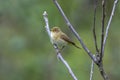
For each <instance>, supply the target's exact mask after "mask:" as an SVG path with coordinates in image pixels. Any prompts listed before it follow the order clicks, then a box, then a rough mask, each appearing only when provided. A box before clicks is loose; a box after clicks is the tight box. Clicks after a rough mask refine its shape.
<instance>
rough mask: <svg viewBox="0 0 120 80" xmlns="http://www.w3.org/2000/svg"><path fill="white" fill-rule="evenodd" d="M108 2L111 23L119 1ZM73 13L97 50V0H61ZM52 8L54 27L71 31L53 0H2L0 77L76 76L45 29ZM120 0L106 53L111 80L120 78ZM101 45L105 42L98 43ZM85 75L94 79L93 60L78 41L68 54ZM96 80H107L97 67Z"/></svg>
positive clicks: (42, 79) (46, 79)
mask: <svg viewBox="0 0 120 80" xmlns="http://www.w3.org/2000/svg"><path fill="white" fill-rule="evenodd" d="M113 1H114V0H111V1H109V2H107V6H106V10H107V11H106V24H107V21H108V19H109V15H110V12H111V8H112V5H113ZM59 3H60V4H61V6H62V8H63V10H64V11H65V13H66V15H67V17H68V18H69V19H70V21H71V23H72V24H73V26H75V29H76V30H77V32H78V33H79V34H80V36H81V38H82V39H83V41H84V42H85V44H86V45H87V46H88V48H89V49H90V50H91V51H92V52H93V53H95V47H94V41H93V35H92V26H93V0H92V1H91V0H69V2H68V1H67V0H61V1H60V0H59ZM45 10H46V11H47V12H48V17H49V23H50V26H51V27H52V26H60V27H61V28H62V30H63V31H64V32H66V33H69V34H68V35H70V37H72V38H73V40H74V41H76V43H78V44H79V42H78V41H77V40H76V39H75V37H74V36H73V34H72V33H71V32H70V30H69V29H68V28H67V27H66V24H65V22H64V20H63V18H62V17H61V15H60V13H59V12H58V10H57V8H56V6H55V5H54V3H53V1H52V0H48V1H46V0H0V80H72V78H71V76H70V75H69V73H68V71H67V69H66V68H65V66H64V65H63V64H62V63H61V62H60V61H58V60H57V58H56V53H55V50H54V49H53V47H52V45H51V43H50V41H49V37H48V35H47V33H46V31H45V28H44V26H45V23H44V20H43V16H42V14H43V12H44V11H45ZM96 21H97V22H96V26H97V30H96V31H97V37H98V43H99V42H100V35H101V33H100V31H101V2H100V1H99V2H98V8H97V20H96ZM119 21H120V5H118V6H117V9H116V13H115V16H114V18H113V21H112V24H111V28H110V32H109V37H108V40H107V45H106V48H105V55H104V68H105V70H106V72H107V73H108V75H109V77H110V78H111V80H119V79H120V76H119V74H120V67H119V66H120V64H119V63H120V54H119V53H120V37H119V34H120V32H119V30H120V27H119V26H120V22H119ZM98 45H99V46H100V44H98ZM62 55H63V57H64V58H65V59H66V60H67V61H68V63H69V64H70V66H71V68H72V69H73V71H74V73H75V75H76V76H77V77H78V79H79V80H89V73H90V64H91V59H90V58H89V56H88V55H87V54H86V53H85V51H84V50H83V49H82V50H78V49H76V48H74V47H72V46H70V47H66V49H65V50H64V52H63V53H62ZM94 80H102V77H101V75H100V73H99V71H98V69H97V67H95V71H94Z"/></svg>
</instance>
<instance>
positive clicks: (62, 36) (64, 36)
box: [60, 34, 75, 44]
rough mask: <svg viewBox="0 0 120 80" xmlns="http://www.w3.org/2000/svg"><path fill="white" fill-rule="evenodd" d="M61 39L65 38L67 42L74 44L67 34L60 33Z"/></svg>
mask: <svg viewBox="0 0 120 80" xmlns="http://www.w3.org/2000/svg"><path fill="white" fill-rule="evenodd" d="M60 37H61V39H63V40H65V41H66V42H68V43H71V44H75V43H74V42H73V41H71V40H70V38H69V37H68V36H67V35H65V34H64V35H61V36H60Z"/></svg>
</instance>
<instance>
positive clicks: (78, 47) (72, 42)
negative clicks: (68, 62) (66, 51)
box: [72, 42, 81, 49]
mask: <svg viewBox="0 0 120 80" xmlns="http://www.w3.org/2000/svg"><path fill="white" fill-rule="evenodd" d="M72 45H73V46H75V47H76V48H78V49H81V48H80V47H79V46H77V45H76V44H75V43H74V42H72Z"/></svg>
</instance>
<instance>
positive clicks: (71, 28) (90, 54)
mask: <svg viewBox="0 0 120 80" xmlns="http://www.w3.org/2000/svg"><path fill="white" fill-rule="evenodd" d="M53 2H54V3H55V5H56V7H57V8H58V10H59V11H60V13H61V14H62V16H63V18H64V20H65V22H66V24H67V26H68V27H69V28H70V30H71V31H72V32H73V34H74V35H75V36H76V38H77V39H78V40H79V42H80V43H81V45H82V47H83V49H84V50H85V51H86V52H87V53H88V55H89V56H90V58H91V59H92V60H93V61H94V62H95V63H96V64H98V62H97V59H96V57H94V56H93V54H92V53H91V52H90V51H89V49H88V48H87V47H86V45H85V44H84V43H83V41H82V39H81V37H80V36H79V34H78V33H77V32H76V30H75V29H74V27H73V26H72V24H71V23H70V21H69V20H68V18H67V17H66V15H65V13H64V12H63V10H62V8H61V6H60V5H59V3H58V2H57V0H53Z"/></svg>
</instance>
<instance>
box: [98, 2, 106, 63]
mask: <svg viewBox="0 0 120 80" xmlns="http://www.w3.org/2000/svg"><path fill="white" fill-rule="evenodd" d="M105 6H106V0H102V31H101V32H102V34H101V52H100V60H99V61H100V62H101V61H102V58H103V54H104V53H103V52H102V51H103V48H102V47H103V40H104V27H105Z"/></svg>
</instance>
